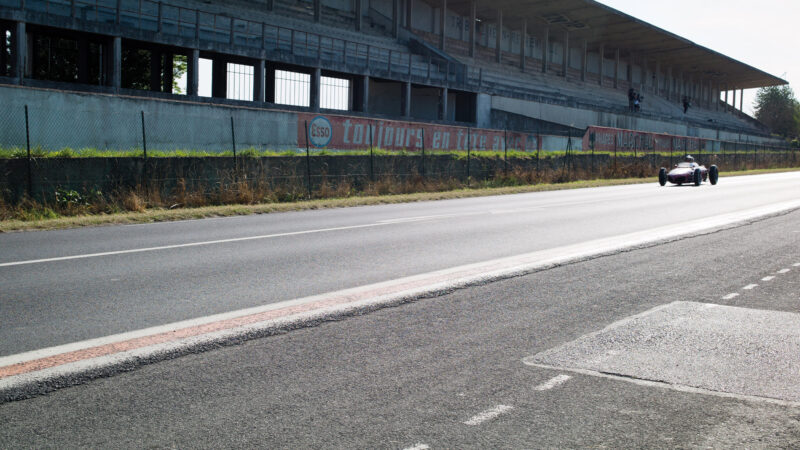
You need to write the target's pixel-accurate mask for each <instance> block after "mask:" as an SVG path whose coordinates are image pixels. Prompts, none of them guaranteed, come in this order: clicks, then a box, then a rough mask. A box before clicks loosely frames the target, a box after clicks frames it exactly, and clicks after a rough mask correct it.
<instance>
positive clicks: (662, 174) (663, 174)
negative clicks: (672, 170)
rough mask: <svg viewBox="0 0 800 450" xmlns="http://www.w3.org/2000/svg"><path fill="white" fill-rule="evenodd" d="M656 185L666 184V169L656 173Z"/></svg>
mask: <svg viewBox="0 0 800 450" xmlns="http://www.w3.org/2000/svg"><path fill="white" fill-rule="evenodd" d="M658 184H660V185H662V186H665V185H666V184H667V169H665V168H663V167H662V168H661V170H659V171H658Z"/></svg>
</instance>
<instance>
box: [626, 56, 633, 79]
mask: <svg viewBox="0 0 800 450" xmlns="http://www.w3.org/2000/svg"><path fill="white" fill-rule="evenodd" d="M633 59H634V58H633V53H632V52H628V67H627V68H626V69H625V81H627V82H628V83H631V86H633Z"/></svg>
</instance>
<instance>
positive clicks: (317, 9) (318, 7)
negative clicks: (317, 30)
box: [314, 0, 322, 23]
mask: <svg viewBox="0 0 800 450" xmlns="http://www.w3.org/2000/svg"><path fill="white" fill-rule="evenodd" d="M321 18H322V0H314V22H317V23H319V21H320V19H321Z"/></svg>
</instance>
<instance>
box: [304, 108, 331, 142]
mask: <svg viewBox="0 0 800 450" xmlns="http://www.w3.org/2000/svg"><path fill="white" fill-rule="evenodd" d="M308 139H309V141H310V142H311V145H313V146H314V147H317V148H325V147H327V146H328V144H330V143H331V139H333V127H332V126H331V122H330V121H329V120H328V119H326V118H324V117H322V116H317V117H314V120H312V121H311V123H309V124H308Z"/></svg>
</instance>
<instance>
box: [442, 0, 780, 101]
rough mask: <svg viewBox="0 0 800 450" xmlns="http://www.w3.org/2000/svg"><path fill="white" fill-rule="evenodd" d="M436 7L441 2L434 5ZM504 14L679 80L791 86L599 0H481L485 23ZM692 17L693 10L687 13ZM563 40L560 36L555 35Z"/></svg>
mask: <svg viewBox="0 0 800 450" xmlns="http://www.w3.org/2000/svg"><path fill="white" fill-rule="evenodd" d="M432 3H435V0H433V2H432ZM448 8H449V9H452V10H455V11H459V12H460V13H463V14H464V15H465V16H469V9H470V3H469V0H448ZM498 9H502V10H503V16H504V24H506V25H509V26H512V27H513V26H514V23H515V22H518V23H521V20H522V19H527V20H528V23H529V25H528V29H529V30H535V29H536V25H537V24H540V25H542V24H549V25H550V26H551V33H552V32H553V31H554V30H558V29H561V30H568V31H569V32H570V40H571V41H572V42H575V39H578V40H583V39H586V40H587V41H588V42H589V44H590V45H595V46H597V45H600V44H605V46H606V49H607V50H609V51H612V49H616V48H619V49H620V50H621V51H622V52H623V55H625V54H626V53H627V52H632V53H633V54H634V55H637V56H638V57H646V58H647V60H648V61H649V62H651V63H655V62H656V61H658V62H660V63H661V67H662V68H663V69H667V68H669V67H672V68H673V70H674V71H675V72H674V74H675V75H676V76H677V75H678V74H679V73H681V72H682V73H684V75H685V76H687V77H689V76H693V77H695V78H704V79H713V80H715V82H719V83H720V84H722V85H727V86H728V87H729V89H750V88H758V87H764V86H776V85H783V84H788V82H787V81H785V80H783V79H781V78H778V77H775V76H773V75H770V74H768V73H766V72H764V71H762V70H759V69H756V68H755V67H752V66H750V65H747V64H745V63H743V62H740V61H737V60H735V59H733V58H730V57H728V56H725V55H723V54H721V53H719V52H716V51H714V50H711V49H709V48H706V47H703V46H701V45H698V44H695V43H694V42H691V41H690V40H688V39H685V38H683V37H680V36H678V35H676V34H673V33H670V32H669V31H666V30H663V29H661V28H659V27H656V26H655V25H651V24H649V23H647V22H645V21H643V20H639V19H637V18H635V17H632V16H630V15H628V14H625V13H623V12H621V11H618V10H616V9H614V8H611V7H609V6H606V5H603V4H600V3H598V2H596V1H593V0H491V1H489V0H477V14H478V17H480V18H485V19H487V20H493V18H494V17H495V16H496V11H497V10H498ZM687 14H691V11H687ZM553 36H554V38H556V39H558V35H557V34H554V35H553Z"/></svg>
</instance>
